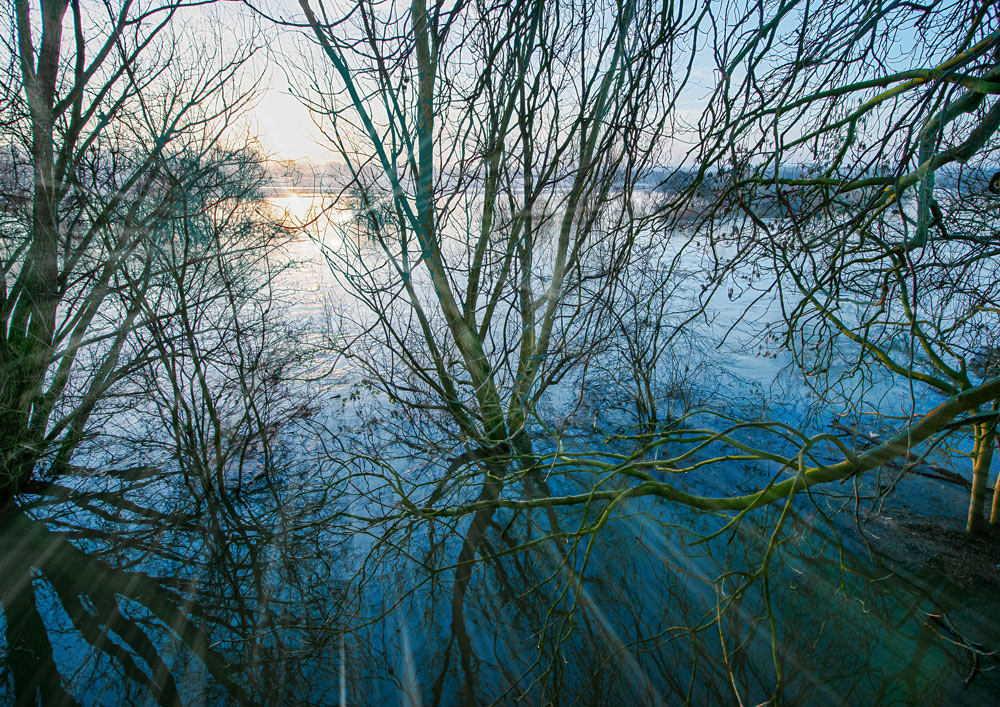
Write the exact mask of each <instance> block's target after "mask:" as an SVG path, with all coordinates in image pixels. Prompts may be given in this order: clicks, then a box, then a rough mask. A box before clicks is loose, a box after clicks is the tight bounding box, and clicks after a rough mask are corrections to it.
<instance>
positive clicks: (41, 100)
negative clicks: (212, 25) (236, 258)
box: [0, 0, 253, 503]
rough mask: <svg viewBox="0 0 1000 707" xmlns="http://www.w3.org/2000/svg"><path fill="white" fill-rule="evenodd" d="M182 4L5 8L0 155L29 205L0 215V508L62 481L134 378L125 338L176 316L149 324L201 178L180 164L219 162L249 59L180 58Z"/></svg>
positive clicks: (135, 362)
mask: <svg viewBox="0 0 1000 707" xmlns="http://www.w3.org/2000/svg"><path fill="white" fill-rule="evenodd" d="M187 5H188V4H187V3H166V4H154V5H146V4H141V3H135V2H132V1H131V0H126V1H125V2H123V3H112V2H108V3H104V4H101V5H99V6H95V7H94V8H90V9H88V10H87V11H84V9H83V8H82V7H81V4H80V3H78V2H69V1H62V0H53V1H52V2H49V1H48V0H46V1H45V2H42V3H41V5H40V7H39V8H38V9H32V7H31V6H30V5H29V3H28V2H27V1H26V0H25V1H23V2H22V1H19V2H15V3H14V4H13V6H12V17H11V20H12V27H13V28H14V32H13V39H12V40H11V43H10V44H8V46H7V47H6V50H7V52H8V56H10V57H13V60H12V61H11V63H10V64H9V65H8V66H6V67H5V68H6V69H7V71H6V72H5V73H4V75H3V82H4V93H5V96H7V97H8V99H7V102H6V103H5V105H4V106H3V108H4V119H5V123H6V124H7V125H8V126H9V127H8V130H7V131H6V132H5V138H6V139H5V151H6V153H7V155H8V157H9V159H10V160H11V163H12V165H11V169H12V171H13V173H14V174H16V175H19V176H20V179H21V182H20V184H22V185H24V186H26V187H27V189H28V193H25V194H24V200H23V202H21V203H23V206H21V205H19V203H18V202H14V203H12V204H11V206H12V207H13V208H14V210H13V212H11V211H8V213H7V214H6V223H5V234H4V247H3V254H2V258H3V261H2V267H3V273H4V279H3V283H2V290H0V315H2V321H3V328H2V339H0V370H2V374H0V381H2V383H0V420H2V421H0V426H2V427H3V429H4V435H3V440H2V442H0V447H2V459H3V461H2V464H3V481H2V490H0V495H2V497H3V502H4V503H7V502H8V501H10V499H11V498H12V497H13V495H14V494H16V493H17V491H18V489H20V488H22V487H23V485H24V484H25V483H27V482H29V481H31V480H32V479H33V478H35V477H36V475H37V474H38V473H39V471H40V470H41V469H43V468H47V469H48V471H50V472H53V473H57V472H58V467H59V466H60V465H61V464H65V463H66V462H67V461H68V460H69V458H70V457H71V455H72V453H73V450H74V449H75V447H76V445H77V444H78V443H79V442H80V440H81V439H82V437H83V436H84V435H85V433H86V431H87V429H88V420H89V419H90V416H91V415H92V413H93V412H94V410H95V408H96V407H97V406H98V405H99V403H100V401H101V400H102V399H103V398H104V397H106V396H107V394H108V392H109V391H110V390H112V389H113V388H114V386H115V385H116V383H118V382H119V381H120V380H122V379H123V378H124V377H126V376H128V375H130V374H131V373H133V372H135V370H137V368H138V367H141V366H142V365H143V362H144V358H145V353H144V352H142V351H134V350H131V349H130V346H129V342H130V338H131V337H132V334H133V333H134V331H135V330H136V329H138V328H139V327H142V326H144V325H148V324H149V323H150V321H149V319H148V317H149V316H153V317H154V318H161V317H168V316H172V315H176V314H177V313H178V312H177V311H174V312H148V311H146V312H144V311H143V308H142V297H141V294H142V293H143V292H145V291H146V290H147V289H148V287H149V285H150V283H151V282H152V280H153V278H154V276H155V272H154V268H155V267H156V265H157V264H156V263H155V262H154V259H153V257H152V256H153V253H154V252H155V248H152V247H148V246H149V241H150V239H155V238H156V237H157V234H158V233H159V231H157V228H156V227H157V224H158V223H160V222H162V221H165V220H171V219H178V218H182V217H183V214H182V211H183V208H184V203H185V202H184V195H185V193H186V192H188V191H190V190H194V189H197V188H199V180H201V179H204V178H205V176H206V175H207V174H210V170H209V171H205V170H200V169H197V168H195V169H189V168H186V167H185V165H191V164H194V163H197V162H198V160H200V159H204V160H209V161H211V160H213V159H215V158H216V157H217V156H218V155H219V154H220V153H218V152H217V151H216V152H215V153H214V155H215V156H213V150H214V149H215V146H216V145H217V144H218V143H219V140H220V136H221V135H222V133H223V131H224V130H225V128H226V125H227V124H228V123H229V121H230V119H231V117H232V116H233V115H234V114H235V112H236V111H238V110H239V108H240V106H241V105H243V104H244V103H245V101H246V100H247V98H248V95H249V94H248V93H247V92H246V90H243V89H240V88H238V83H237V82H236V78H237V74H238V72H239V70H240V67H241V66H242V65H243V64H244V63H245V61H246V60H247V58H248V56H250V54H251V53H252V51H253V42H250V43H248V44H246V45H245V48H242V49H240V50H239V51H237V52H236V53H235V54H234V55H232V56H231V57H228V58H223V57H222V54H221V52H220V51H217V52H216V53H215V54H212V53H211V52H209V51H207V49H206V53H205V54H204V55H203V56H201V57H198V58H197V60H194V57H193V56H190V55H188V56H181V52H182V48H181V45H180V44H179V43H177V42H176V41H175V40H176V36H175V26H174V24H173V22H174V19H175V17H176V16H177V15H178V13H181V12H183V11H184V10H185V8H186V6H187ZM98 7H99V8H100V11H101V12H103V13H104V16H103V17H101V16H98V15H97V14H95V13H97V11H98V10H97V8H98ZM126 292H128V293H129V296H128V297H122V296H121V295H122V294H123V293H126ZM130 353H131V354H132V355H131V356H130V355H128V354H130Z"/></svg>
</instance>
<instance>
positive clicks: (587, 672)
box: [0, 470, 1000, 705]
mask: <svg viewBox="0 0 1000 707" xmlns="http://www.w3.org/2000/svg"><path fill="white" fill-rule="evenodd" d="M328 478H329V479H330V485H329V486H328V487H326V488H325V489H322V490H320V489H319V487H318V486H315V487H313V488H312V489H311V490H303V488H302V487H301V486H291V485H288V486H286V487H283V486H282V484H281V483H280V482H276V483H274V484H262V485H259V486H258V487H257V488H255V489H244V490H243V491H241V495H240V496H239V497H238V498H237V499H236V500H234V501H233V502H231V503H229V504H222V503H218V504H204V503H203V504H195V503H194V502H192V501H189V500H185V497H184V496H183V495H182V494H174V493H171V492H170V488H169V486H168V482H169V475H163V474H160V473H158V472H154V471H152V470H132V473H131V474H130V475H125V474H122V475H119V476H118V477H116V478H115V479H114V481H113V482H112V481H110V480H108V479H107V478H104V479H103V480H102V481H101V483H97V482H96V481H95V480H94V479H90V480H88V481H87V482H86V483H82V482H81V483H79V484H78V485H77V486H76V487H68V486H49V487H46V488H38V489H34V490H35V491H36V492H37V495H35V496H34V497H27V500H25V501H24V503H23V504H22V506H21V507H19V508H17V509H12V510H10V511H9V512H8V513H7V514H6V516H5V518H4V519H3V525H2V530H0V532H2V535H3V539H4V543H5V548H6V550H5V553H4V556H3V559H2V561H0V562H2V568H0V602H2V605H3V612H4V619H5V624H4V634H5V638H6V644H5V650H4V653H3V660H4V665H5V683H4V685H5V689H6V693H7V699H6V700H5V703H7V704H13V703H16V704H35V703H37V702H40V703H41V704H46V705H48V704H74V703H85V704H123V703H132V702H141V703H146V702H156V703H159V704H178V703H183V704H218V703H222V702H229V703H241V704H340V703H342V702H346V703H347V704H383V703H395V702H397V701H398V702H400V703H402V704H435V705H452V704H461V703H464V702H469V701H471V702H474V703H477V704H484V703H490V702H496V703H514V702H525V703H530V704H574V703H580V704H606V705H616V704H651V705H652V704H674V703H680V702H688V703H694V704H711V703H724V704H732V703H741V704H760V703H761V702H765V701H768V700H773V701H776V702H791V703H802V704H859V703H864V704H889V703H901V702H902V703H927V702H943V701H949V700H957V699H961V700H966V701H970V703H975V702H978V703H985V702H986V701H988V699H989V697H990V695H992V694H995V692H994V691H995V690H996V689H997V688H998V687H1000V685H998V681H997V678H996V673H995V671H994V670H993V668H994V667H995V665H996V659H995V656H994V655H993V654H992V653H991V652H990V648H989V647H990V646H993V645H996V643H997V640H998V639H1000V630H998V626H997V623H996V619H995V618H993V616H994V615H993V614H992V613H991V612H990V609H989V607H990V606H991V604H990V600H989V598H988V596H985V595H986V594H987V592H986V591H985V590H984V591H983V592H980V593H979V594H975V593H972V594H970V592H969V591H968V590H967V589H963V588H960V587H958V586H956V585H955V584H954V583H953V582H951V581H950V580H949V579H948V578H947V577H945V576H942V575H940V574H938V575H934V574H933V573H930V572H918V573H916V574H912V575H910V576H906V575H902V576H900V575H897V574H894V573H893V572H892V571H891V569H890V568H889V567H888V565H887V564H885V563H884V562H882V561H880V560H879V559H878V556H877V555H869V554H868V553H867V551H866V549H865V547H864V545H863V544H862V543H861V542H860V541H857V540H851V539H850V538H851V537H856V536H851V535H850V534H849V533H848V534H847V540H845V541H844V542H841V541H839V540H838V539H837V538H839V537H842V536H844V534H845V532H846V530H847V529H846V528H845V527H842V526H841V525H838V523H839V521H837V520H836V519H835V518H834V519H833V520H832V521H831V523H832V525H830V524H828V523H827V520H825V509H827V507H828V503H827V502H826V501H818V502H817V504H816V505H810V504H806V503H802V504H801V505H800V506H799V507H798V508H797V509H793V512H792V514H791V516H790V517H789V518H788V519H787V522H786V523H785V525H784V526H783V530H782V532H781V534H780V537H777V538H774V537H773V530H774V527H775V522H776V520H777V513H779V512H780V509H771V510H766V511H764V512H761V513H759V514H756V515H751V516H748V517H747V518H745V519H744V521H743V522H742V523H741V524H740V525H739V526H738V527H737V529H736V530H735V531H734V532H733V533H731V534H725V535H721V536H718V537H716V538H713V539H711V540H708V541H703V539H704V538H705V537H707V536H708V535H709V534H710V533H711V532H713V531H715V530H717V529H718V528H719V527H720V524H721V521H720V519H718V518H716V517H714V516H711V515H702V514H693V513H690V512H686V511H684V512H681V511H677V510H676V509H670V508H666V507H664V506H663V505H662V504H657V503H655V502H652V501H637V502H636V503H634V504H632V505H629V506H627V507H623V508H621V509H620V510H619V511H618V512H617V513H616V514H615V515H614V516H613V517H612V518H611V519H609V520H607V522H605V523H604V525H603V526H602V527H601V529H600V531H599V532H597V533H596V534H590V533H579V532H578V530H579V529H580V528H584V527H589V526H590V525H591V524H592V521H593V520H594V518H595V517H597V515H598V514H599V513H600V511H601V509H598V508H593V509H590V510H589V511H582V510H576V511H566V512H560V513H559V515H558V516H557V517H555V518H554V520H555V523H557V525H558V527H553V516H551V515H549V514H546V513H544V512H542V511H537V512H534V513H529V512H523V511H522V512H517V513H515V512H512V511H500V512H497V513H496V514H495V515H494V517H493V518H492V519H491V521H490V524H489V527H488V528H487V529H485V531H484V533H483V538H482V542H481V545H480V555H481V559H479V560H477V561H476V562H475V563H473V564H471V565H470V572H469V585H468V590H467V591H466V592H464V593H463V594H462V607H461V609H462V612H463V616H464V630H465V632H466V634H467V640H466V637H464V636H461V635H458V634H457V633H456V631H455V628H456V626H455V622H454V612H455V606H454V605H453V602H454V600H455V596H456V594H455V592H454V587H453V580H454V577H455V565H456V562H457V561H458V559H459V556H460V555H459V553H460V552H461V547H462V535H463V532H464V531H465V529H466V526H467V521H457V522H456V521H452V522H449V523H447V524H446V523H443V522H439V521H438V522H433V523H432V522H431V521H426V522H424V523H413V522H411V519H407V521H406V522H402V521H400V522H396V521H394V520H393V519H392V518H391V517H389V516H388V515H387V516H384V517H383V518H382V519H381V520H379V521H378V522H375V521H373V520H371V518H370V517H368V516H366V515H364V514H360V513H359V512H358V511H359V509H358V507H356V506H351V505H350V504H345V503H344V502H343V501H344V498H345V496H344V494H343V491H344V489H345V488H346V486H344V485H343V484H344V483H345V482H346V480H347V478H348V477H347V476H346V474H345V475H343V476H338V475H337V474H333V473H330V474H329V476H328ZM338 484H339V485H338ZM821 511H824V513H821ZM401 518H402V516H398V518H397V520H398V519H401ZM772 541H774V544H773V545H772ZM769 547H771V554H770V559H769V561H768V562H767V563H766V568H765V566H764V565H765V558H766V557H767V556H768V555H767V553H768V548H769ZM980 595H982V596H980Z"/></svg>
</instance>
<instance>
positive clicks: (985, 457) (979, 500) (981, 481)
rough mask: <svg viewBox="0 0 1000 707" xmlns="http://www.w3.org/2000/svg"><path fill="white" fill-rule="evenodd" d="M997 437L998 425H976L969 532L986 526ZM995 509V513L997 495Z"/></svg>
mask: <svg viewBox="0 0 1000 707" xmlns="http://www.w3.org/2000/svg"><path fill="white" fill-rule="evenodd" d="M995 437H996V426H995V425H994V424H993V423H990V424H985V425H976V442H975V445H974V446H973V448H972V494H971V497H970V499H969V521H968V523H967V524H966V527H965V529H966V531H967V532H969V533H977V532H980V531H982V530H984V529H985V527H986V519H985V517H984V515H983V506H984V502H985V499H986V482H987V481H988V480H989V475H990V466H991V464H992V463H993V440H994V438H995ZM993 509H994V515H995V514H996V498H995V497H994V500H993Z"/></svg>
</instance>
